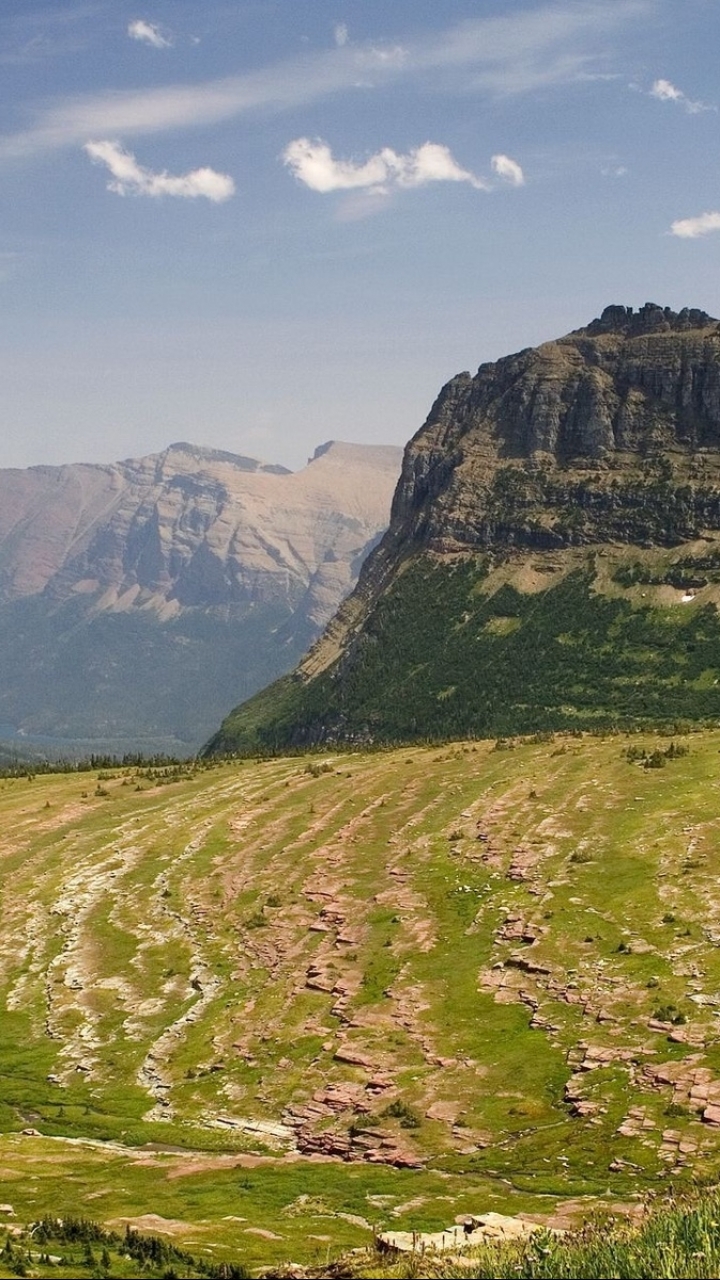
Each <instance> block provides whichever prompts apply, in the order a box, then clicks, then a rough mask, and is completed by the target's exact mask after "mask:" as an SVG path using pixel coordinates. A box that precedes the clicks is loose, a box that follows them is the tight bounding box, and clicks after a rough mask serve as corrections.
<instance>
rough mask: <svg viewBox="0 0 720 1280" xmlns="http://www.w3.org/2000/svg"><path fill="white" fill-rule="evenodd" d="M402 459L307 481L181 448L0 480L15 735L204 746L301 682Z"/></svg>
mask: <svg viewBox="0 0 720 1280" xmlns="http://www.w3.org/2000/svg"><path fill="white" fill-rule="evenodd" d="M399 465H400V450H398V449H394V448H391V447H387V448H385V447H382V446H377V447H374V446H363V445H349V444H341V443H337V442H331V443H329V444H327V445H323V446H321V447H320V448H318V449H317V450H316V453H315V455H314V457H313V458H312V459H311V460H310V462H309V463H308V465H307V466H306V467H305V468H304V469H303V470H302V471H299V472H296V473H293V472H290V471H288V470H286V469H285V468H283V467H278V466H268V465H265V464H262V463H259V462H257V461H255V460H254V459H250V458H244V457H239V456H236V455H233V454H230V453H226V452H222V451H219V450H212V449H206V448H200V447H196V446H193V445H189V444H176V445H172V446H171V447H170V448H168V449H167V450H165V451H164V452H163V453H161V454H157V455H153V456H150V457H145V458H139V459H132V460H129V461H125V462H119V463H116V464H113V465H111V466H92V465H69V466H63V467H31V468H29V469H27V470H24V471H20V470H6V471H0V670H2V672H3V676H2V680H1V681H0V723H2V722H5V723H6V733H8V732H10V731H11V730H12V729H15V730H20V731H22V732H23V733H24V734H27V735H30V736H31V737H35V738H37V737H38V736H40V737H42V736H43V735H48V736H50V737H52V738H57V739H60V740H64V741H65V742H66V743H67V745H68V746H69V745H70V744H71V740H74V739H84V740H86V741H87V744H88V745H90V746H92V745H93V744H97V745H98V747H100V745H101V744H102V745H103V746H107V747H112V745H113V744H115V745H116V746H118V748H119V747H120V746H122V747H131V746H132V745H133V744H137V745H138V746H145V747H148V748H149V747H153V748H155V749H159V748H161V747H163V746H164V747H166V748H167V749H175V750H180V749H183V748H186V749H187V748H192V747H195V746H197V745H198V744H199V743H200V742H201V741H202V739H203V737H204V736H205V734H206V733H207V732H208V731H209V730H210V728H211V727H212V725H213V723H216V722H217V719H218V717H219V716H220V715H221V714H222V711H223V710H224V709H225V708H226V707H227V705H228V704H231V703H232V702H233V700H234V699H236V698H237V697H243V696H247V695H249V694H250V693H252V692H254V690H255V689H257V688H258V687H260V686H261V685H262V684H264V683H266V682H267V681H268V680H270V679H272V678H273V677H274V676H276V675H277V674H278V673H279V672H280V671H282V670H287V668H288V667H289V666H292V664H293V663H294V662H295V661H297V659H298V658H299V657H300V655H301V654H302V652H303V651H304V649H305V648H306V647H307V645H308V644H310V643H311V641H312V640H314V639H315V638H316V637H317V635H318V634H319V632H320V630H321V629H322V627H323V626H324V624H325V623H326V622H327V620H328V618H329V617H330V616H331V614H332V613H333V611H334V609H335V608H336V607H337V605H338V603H339V602H340V600H341V599H342V598H343V596H344V595H346V594H347V592H348V591H349V590H350V588H351V587H352V586H353V584H354V582H355V580H356V578H357V573H358V570H359V568H360V564H361V563H362V560H363V558H364V556H365V554H366V553H367V551H368V550H369V549H370V547H371V546H372V545H373V544H374V542H375V541H376V540H377V538H378V536H379V535H380V533H381V532H382V530H383V529H384V527H385V525H386V524H387V519H388V514H389V506H390V498H391V494H392V490H393V487H394V484H395V481H396V478H397V473H398V470H399Z"/></svg>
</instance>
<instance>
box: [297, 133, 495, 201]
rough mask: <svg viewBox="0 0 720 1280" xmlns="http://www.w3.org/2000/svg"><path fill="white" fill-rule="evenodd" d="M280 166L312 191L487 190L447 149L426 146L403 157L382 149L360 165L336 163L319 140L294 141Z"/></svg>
mask: <svg viewBox="0 0 720 1280" xmlns="http://www.w3.org/2000/svg"><path fill="white" fill-rule="evenodd" d="M282 159H283V162H284V163H285V164H286V165H287V167H288V168H289V169H290V170H291V171H292V173H294V175H295V177H296V178H297V179H298V180H299V181H300V182H303V183H304V184H305V186H306V187H310V189H311V191H320V192H322V193H323V194H327V193H328V192H330V191H352V190H357V189H358V188H366V189H367V190H369V191H371V192H373V193H375V194H377V195H385V194H386V193H387V192H388V191H390V189H391V188H393V187H401V188H402V187H405V188H409V187H424V186H426V185H427V184H428V183H430V182H468V183H469V184H470V186H471V187H475V188H476V190H478V191H484V190H486V189H487V184H486V183H485V182H484V181H483V180H482V178H478V177H476V175H475V174H474V173H471V172H470V170H469V169H463V168H461V166H460V165H459V164H458V163H457V161H456V160H455V159H454V158H453V156H452V155H451V153H450V151H449V150H448V148H447V147H444V146H441V145H440V144H439V143H437V142H425V143H423V145H422V146H421V147H414V148H413V149H412V150H411V151H408V152H407V154H406V155H399V154H398V153H397V152H396V151H393V150H392V148H391V147H383V148H382V150H381V151H378V152H377V153H376V154H375V155H373V156H370V158H369V159H368V160H366V161H365V162H364V163H363V164H356V163H355V162H354V161H352V160H336V159H335V158H334V157H333V154H332V151H331V150H330V147H329V146H328V144H327V143H326V142H323V141H322V140H321V139H319V138H318V139H316V140H315V141H311V140H310V139H309V138H296V139H295V141H294V142H291V143H289V144H288V146H287V147H286V148H285V150H284V151H283V154H282Z"/></svg>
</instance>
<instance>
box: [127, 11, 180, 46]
mask: <svg viewBox="0 0 720 1280" xmlns="http://www.w3.org/2000/svg"><path fill="white" fill-rule="evenodd" d="M127 33H128V35H129V36H130V39H131V40H140V41H142V43H143V44H151V45H152V47H153V49H169V48H170V46H171V44H172V39H171V38H170V36H169V35H163V33H162V31H161V30H160V27H159V26H158V25H157V23H155V22H145V21H144V20H143V19H142V18H136V20H135V21H134V22H131V23H129V24H128V29H127Z"/></svg>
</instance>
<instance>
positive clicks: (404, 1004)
mask: <svg viewBox="0 0 720 1280" xmlns="http://www.w3.org/2000/svg"><path fill="white" fill-rule="evenodd" d="M674 741H676V742H677V743H678V744H681V745H682V746H683V747H685V746H687V747H688V748H689V750H688V752H687V754H678V753H677V752H676V751H673V753H672V754H669V755H667V757H666V759H667V763H666V767H665V768H663V769H652V768H645V767H644V763H643V762H644V760H645V759H647V758H649V757H650V756H652V754H653V753H654V752H656V751H658V750H659V751H662V752H663V753H664V752H667V750H668V747H669V742H670V739H669V738H666V737H662V736H658V735H655V734H651V733H649V732H648V733H646V734H643V735H633V736H631V737H630V738H627V737H625V736H621V735H608V736H607V737H596V736H588V735H586V736H584V737H578V736H575V735H573V734H567V735H557V736H556V737H555V738H552V736H547V735H545V736H543V735H539V737H537V738H536V740H534V741H533V740H523V739H507V740H506V742H505V744H504V749H500V750H498V749H496V747H495V743H494V742H493V741H487V742H467V743H454V744H449V745H447V746H444V747H441V748H438V747H432V748H429V747H417V746H415V747H405V748H402V749H399V750H395V751H390V750H388V751H377V750H376V751H371V752H361V751H358V752H354V753H352V754H346V755H342V754H339V753H337V752H334V753H333V752H326V753H325V755H324V756H322V757H319V756H317V755H314V756H310V757H302V756H291V757H285V758H277V759H272V760H267V761H260V762H249V761H248V762H244V763H237V764H225V765H222V766H219V767H217V768H214V769H213V770H211V771H210V772H208V773H205V774H201V775H199V776H197V777H184V778H179V779H178V780H177V781H173V782H169V783H166V784H165V785H163V786H162V787H157V786H153V787H151V788H150V789H149V790H145V791H142V792H137V791H136V790H135V788H134V778H133V777H132V776H131V777H130V782H131V785H129V786H126V785H123V782H124V780H125V779H124V778H123V776H122V775H119V776H118V777H116V778H114V779H113V778H107V779H105V780H104V782H103V786H104V788H105V789H107V790H108V791H109V792H110V795H109V797H107V798H104V797H97V796H95V795H94V787H93V783H94V781H95V778H93V777H91V778H89V779H87V778H86V779H83V778H79V777H78V776H77V775H75V774H68V775H46V776H42V777H40V776H38V777H36V778H35V780H34V781H28V780H22V779H18V780H15V781H13V782H12V783H10V782H8V783H6V784H5V785H1V784H0V821H1V822H2V830H3V833H4V834H3V836H2V839H1V840H0V901H1V903H2V912H3V930H2V933H1V934H0V955H1V958H2V973H3V985H2V988H1V989H0V1095H1V1096H2V1107H1V1108H0V1129H1V1131H2V1132H1V1133H0V1183H2V1186H0V1201H7V1202H8V1203H10V1204H12V1205H13V1208H14V1211H15V1219H13V1220H15V1221H18V1222H21V1223H22V1222H30V1221H32V1220H33V1219H34V1218H35V1217H37V1216H38V1215H39V1214H41V1213H53V1214H56V1215H59V1216H62V1215H63V1213H69V1212H73V1213H82V1214H83V1215H84V1216H87V1217H92V1218H94V1219H97V1220H98V1221H100V1222H102V1223H104V1224H110V1225H112V1224H113V1223H114V1222H116V1221H117V1220H119V1219H125V1218H133V1219H135V1218H142V1217H144V1216H145V1215H147V1214H155V1215H158V1218H159V1219H165V1220H171V1221H172V1222H175V1223H180V1224H181V1225H180V1226H179V1227H176V1228H174V1230H176V1231H177V1235H176V1236H173V1239H177V1241H178V1242H179V1243H181V1244H182V1246H183V1247H187V1248H188V1249H189V1250H190V1252H193V1253H195V1254H197V1253H198V1242H200V1244H201V1246H202V1248H207V1249H210V1250H211V1251H212V1256H213V1257H215V1258H218V1259H221V1258H227V1259H230V1258H235V1259H239V1260H240V1261H243V1263H245V1262H247V1264H248V1265H252V1266H255V1265H261V1264H263V1263H264V1264H266V1265H278V1264H279V1263H280V1262H282V1261H287V1260H288V1259H292V1260H295V1261H298V1262H301V1263H316V1264H318V1265H322V1264H323V1263H324V1260H325V1259H326V1258H327V1257H328V1256H330V1257H335V1256H337V1254H338V1253H340V1252H342V1250H345V1249H349V1248H355V1247H360V1246H363V1245H365V1244H367V1243H368V1242H369V1240H370V1239H371V1236H372V1228H374V1227H376V1226H379V1225H383V1224H384V1225H385V1226H388V1227H391V1228H405V1227H407V1228H408V1229H417V1230H426V1229H435V1228H440V1227H442V1226H443V1225H445V1223H446V1222H447V1221H452V1218H453V1217H454V1216H455V1214H456V1213H460V1212H482V1211H483V1210H487V1209H494V1210H497V1211H500V1212H518V1211H524V1212H528V1211H533V1212H535V1213H536V1214H539V1215H540V1216H541V1217H542V1216H543V1215H545V1216H547V1215H549V1214H552V1213H553V1211H554V1210H555V1209H557V1208H558V1206H561V1205H562V1204H563V1203H565V1202H568V1201H571V1200H578V1199H579V1200H580V1202H581V1204H584V1205H590V1204H592V1203H596V1202H597V1203H608V1202H616V1201H627V1200H628V1198H629V1197H633V1196H636V1195H641V1194H644V1193H645V1192H647V1191H651V1190H654V1189H657V1188H663V1187H665V1186H667V1185H668V1182H669V1181H672V1183H673V1185H675V1186H677V1187H688V1188H689V1187H690V1186H692V1185H693V1182H694V1181H695V1180H696V1179H697V1178H702V1179H705V1180H712V1179H714V1178H716V1177H717V1175H718V1169H720V1131H718V1130H717V1129H715V1128H713V1127H712V1126H710V1125H708V1124H706V1123H703V1122H702V1120H701V1110H702V1107H701V1106H700V1105H699V1104H698V1103H697V1102H696V1101H693V1100H692V1099H691V1098H690V1097H689V1094H688V1090H687V1088H686V1089H685V1090H684V1091H683V1088H680V1087H679V1088H678V1089H675V1090H673V1087H672V1086H671V1085H670V1084H669V1083H667V1080H668V1079H669V1076H668V1075H667V1072H670V1074H672V1072H673V1071H675V1070H677V1069H679V1068H681V1067H682V1066H683V1064H684V1065H685V1067H686V1068H688V1069H690V1068H692V1069H693V1070H697V1071H704V1072H705V1073H706V1075H705V1077H704V1078H705V1079H706V1080H707V1081H708V1082H709V1084H710V1086H711V1087H717V1088H718V1089H719V1090H720V1044H718V1040H717V1034H716V1013H715V1009H716V1007H720V1006H718V1005H717V1003H716V1002H717V1000H718V996H717V993H718V991H720V948H719V947H718V945H717V944H718V940H720V893H718V890H717V884H718V877H719V876H720V861H719V859H720V855H718V852H717V850H718V848H719V847H720V844H719V842H718V836H719V835H720V819H718V816H717V814H718V806H717V799H718V789H719V788H720V765H719V764H718V761H719V760H720V731H703V732H699V733H692V734H687V735H685V736H682V737H679V738H676V739H674ZM633 747H636V748H641V750H640V751H638V752H635V753H631V757H632V755H633V754H634V756H635V758H629V756H628V748H633ZM318 761H320V762H321V763H322V765H323V767H322V768H321V769H308V765H309V764H317V763H318ZM88 784H89V785H88ZM83 791H86V792H88V793H89V794H88V795H86V796H83V795H82V792H83ZM46 802H47V804H46ZM48 804H49V807H47V805H48ZM255 916H262V919H263V921H264V923H263V925H262V927H253V924H252V921H253V918H254V917H255ZM516 926H517V927H518V928H520V926H522V928H520V933H522V929H523V928H525V927H527V929H528V930H529V933H528V935H527V937H526V939H525V940H524V941H523V938H522V937H521V936H518V934H517V930H516V932H515V933H513V930H514V929H515V928H516ZM532 938H534V941H531V940H530V939H532ZM527 961H530V968H528V967H527V964H526V962H527ZM523 966H525V967H523ZM313 974H314V975H315V976H316V977H319V980H320V989H319V990H317V989H313V987H312V985H307V983H308V981H311V979H312V975H313ZM100 984H102V985H100ZM329 988H333V989H332V990H330V989H329ZM668 1010H669V1011H670V1016H669V1017H668V1018H664V1017H663V1020H662V1021H663V1022H668V1023H669V1026H662V1025H661V1026H658V1027H656V1028H653V1027H651V1026H649V1023H650V1022H651V1020H653V1018H657V1017H658V1014H663V1015H664V1014H666V1013H668ZM188 1014H189V1015H190V1018H189V1020H188V1017H187V1015H188ZM680 1015H682V1017H683V1018H684V1019H685V1022H681V1021H676V1020H675V1019H677V1018H679V1016H680ZM683 1037H684V1039H683ZM588 1047H590V1048H591V1049H592V1050H594V1051H597V1052H598V1053H599V1054H600V1057H598V1058H597V1059H596V1063H597V1065H592V1062H586V1063H585V1066H586V1067H587V1066H588V1065H589V1066H590V1068H591V1069H586V1070H582V1069H581V1068H582V1065H583V1057H584V1055H586V1051H587V1049H588ZM345 1050H349V1051H350V1053H351V1055H352V1054H353V1052H354V1054H355V1056H356V1061H355V1062H353V1061H347V1058H346V1055H345V1056H344V1054H343V1051H345ZM338 1051H340V1057H337V1056H336V1054H337V1052H338ZM607 1051H613V1052H614V1053H615V1056H614V1057H611V1058H606V1059H603V1058H602V1054H603V1053H605V1052H607ZM143 1064H145V1067H146V1068H148V1067H149V1068H150V1069H153V1070H158V1071H159V1072H160V1075H161V1077H162V1080H163V1081H164V1083H165V1086H166V1088H165V1090H164V1096H165V1097H166V1098H167V1100H168V1102H169V1104H170V1106H169V1107H168V1108H167V1109H166V1115H167V1117H168V1118H166V1119H161V1118H160V1114H161V1109H158V1108H156V1106H155V1102H156V1099H155V1098H154V1097H153V1096H151V1092H150V1091H149V1088H148V1083H147V1079H146V1078H145V1079H143V1078H140V1077H139V1076H138V1072H139V1070H140V1068H141V1067H142V1066H143ZM656 1067H663V1069H664V1070H665V1073H666V1074H665V1076H663V1078H662V1079H658V1080H654V1079H653V1077H652V1070H653V1069H654V1068H656ZM573 1081H575V1083H576V1084H577V1083H578V1081H579V1082H580V1084H581V1089H582V1100H583V1104H588V1106H589V1110H588V1111H587V1114H577V1113H576V1110H575V1109H574V1107H573V1105H571V1101H569V1100H568V1099H567V1098H566V1086H567V1085H568V1084H571V1085H572V1082H573ZM328 1089H330V1094H329V1095H328V1094H327V1091H328ZM333 1090H335V1094H333ZM338 1090H340V1091H342V1090H345V1091H346V1093H345V1094H344V1095H343V1094H342V1093H340V1095H338V1092H337V1091H338ZM327 1096H330V1097H331V1099H332V1098H333V1097H335V1096H340V1097H341V1098H342V1097H344V1098H345V1101H340V1102H339V1103H337V1104H334V1105H333V1106H329V1105H328V1104H327V1101H326V1099H327ZM718 1096H719V1097H720V1094H718ZM323 1099H325V1101H323ZM318 1106H319V1107H320V1109H321V1110H320V1112H319V1113H317V1112H316V1113H313V1111H312V1108H313V1107H318ZM304 1108H305V1109H307V1108H310V1110H309V1111H306V1119H305V1122H304V1124H305V1128H306V1130H307V1133H308V1134H309V1135H310V1136H311V1137H313V1136H314V1137H315V1138H317V1137H318V1135H320V1134H322V1133H326V1134H331V1135H334V1136H335V1137H336V1138H337V1139H338V1141H340V1140H341V1139H342V1140H347V1141H350V1140H352V1141H355V1138H356V1137H358V1135H359V1137H360V1138H362V1135H363V1133H364V1131H365V1130H367V1129H369V1130H371V1131H372V1133H373V1134H374V1135H375V1137H374V1138H373V1139H372V1141H373V1142H375V1143H376V1144H377V1143H379V1142H382V1141H384V1142H385V1143H386V1147H385V1150H390V1151H391V1152H392V1151H395V1152H396V1153H397V1152H400V1153H401V1154H404V1155H406V1156H408V1157H411V1158H413V1159H414V1160H416V1161H417V1162H418V1164H419V1166H420V1167H418V1168H413V1169H410V1168H391V1167H386V1166H384V1165H382V1164H377V1163H373V1162H370V1161H368V1160H365V1159H363V1150H364V1149H365V1148H363V1147H362V1146H361V1145H360V1146H355V1147H353V1149H352V1155H353V1159H352V1160H351V1161H350V1162H337V1161H334V1162H333V1161H327V1162H325V1163H323V1162H320V1161H317V1159H316V1158H315V1159H312V1160H311V1159H308V1158H307V1154H306V1153H305V1150H304V1148H303V1142H302V1140H301V1139H299V1140H298V1141H299V1145H300V1150H297V1149H295V1143H294V1142H293V1140H292V1136H291V1132H292V1131H291V1124H290V1122H291V1120H292V1117H293V1115H296V1114H297V1113H298V1112H299V1111H302V1110H303V1109H304ZM323 1108H325V1110H323ZM638 1108H640V1109H641V1112H642V1118H644V1120H645V1121H646V1123H645V1126H644V1127H643V1126H642V1124H641V1125H639V1126H635V1128H633V1123H632V1115H633V1111H634V1110H636V1109H638ZM313 1117H314V1118H313ZM408 1117H412V1118H413V1122H412V1123H408V1122H407V1121H408ZM219 1121H230V1122H231V1123H230V1124H229V1125H228V1124H225V1126H224V1127H223V1126H222V1124H220V1126H219V1125H218V1122H219ZM258 1125H259V1126H260V1128H259V1129H258V1127H257V1126H258ZM263 1125H269V1126H277V1125H281V1126H282V1125H284V1126H286V1130H287V1132H286V1131H283V1129H282V1128H281V1129H280V1130H279V1131H278V1132H277V1134H274V1133H273V1131H272V1130H265V1131H264V1130H263V1129H262V1126H263ZM233 1126H234V1127H233ZM24 1129H33V1130H36V1131H37V1132H38V1134H39V1135H40V1136H28V1135H23V1134H22V1130H24ZM669 1130H672V1131H676V1132H677V1134H679V1135H680V1136H679V1141H681V1142H682V1143H683V1147H684V1150H683V1151H680V1150H679V1149H678V1148H677V1145H675V1146H674V1147H673V1146H672V1144H671V1145H670V1146H669V1145H668V1142H667V1141H666V1139H665V1136H664V1135H665V1134H666V1131H669ZM353 1135H354V1136H353ZM301 1138H302V1135H301ZM88 1144H89V1145H88ZM366 1146H367V1144H366ZM390 1158H391V1159H392V1158H394V1156H393V1155H392V1154H391V1156H390ZM302 1197H310V1200H307V1199H303V1198H302ZM383 1197H385V1198H386V1199H383ZM320 1202H322V1204H323V1205H324V1206H325V1208H324V1209H323V1210H322V1212H321V1211H319V1210H318V1204H319V1203H320ZM292 1206H295V1208H292ZM342 1214H349V1215H351V1220H348V1219H347V1218H343V1217H342V1216H338V1215H342ZM360 1220H362V1221H360ZM363 1222H364V1223H365V1224H366V1225H363ZM160 1227H161V1228H162V1223H160ZM113 1229H114V1228H113ZM147 1229H148V1230H154V1228H152V1227H148V1228H147ZM255 1230H260V1231H261V1232H265V1233H270V1234H265V1235H256V1234H254V1232H255Z"/></svg>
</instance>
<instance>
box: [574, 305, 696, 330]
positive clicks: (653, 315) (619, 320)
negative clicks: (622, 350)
mask: <svg viewBox="0 0 720 1280" xmlns="http://www.w3.org/2000/svg"><path fill="white" fill-rule="evenodd" d="M717 324H718V321H717V320H716V319H715V318H714V317H713V316H710V315H708V313H707V311H700V310H698V309H697V307H683V309H682V311H673V310H672V309H671V308H670V307H660V306H658V304H657V303H656V302H646V303H645V304H644V306H642V307H640V308H639V309H638V310H637V311H635V310H634V309H633V308H632V307H623V306H617V305H616V304H611V305H610V306H609V307H605V309H604V311H603V312H602V315H601V316H600V317H599V319H597V320H592V321H591V322H590V324H589V325H587V326H586V327H585V328H584V329H578V330H576V331H575V332H576V333H586V334H589V335H590V336H591V337H594V336H596V335H598V334H602V333H618V334H623V335H624V336H625V337H628V338H635V337H639V336H640V335H641V334H646V333H685V332H686V331H687V330H688V329H708V328H710V327H711V326H713V325H717Z"/></svg>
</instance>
